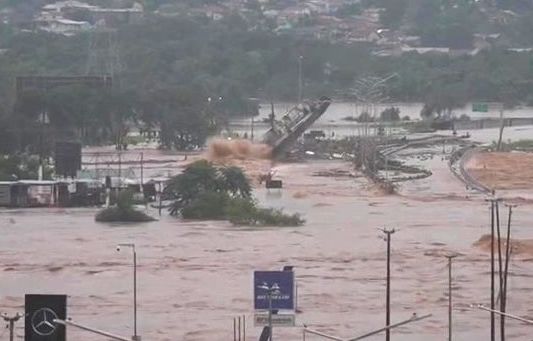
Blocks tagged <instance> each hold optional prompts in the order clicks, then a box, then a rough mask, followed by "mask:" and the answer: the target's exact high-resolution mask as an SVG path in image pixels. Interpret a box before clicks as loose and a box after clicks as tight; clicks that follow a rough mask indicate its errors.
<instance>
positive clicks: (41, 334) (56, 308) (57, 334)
mask: <svg viewBox="0 0 533 341" xmlns="http://www.w3.org/2000/svg"><path fill="white" fill-rule="evenodd" d="M25 312H26V319H25V330H24V340H25V341H65V339H66V331H65V326H63V325H60V324H57V323H55V322H54V319H59V320H65V319H66V317H67V296H66V295H26V296H25Z"/></svg>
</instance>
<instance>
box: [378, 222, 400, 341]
mask: <svg viewBox="0 0 533 341" xmlns="http://www.w3.org/2000/svg"><path fill="white" fill-rule="evenodd" d="M381 232H383V233H384V234H385V236H386V241H387V294H386V315H385V326H387V327H388V326H390V242H391V235H392V234H393V233H394V232H396V230H394V229H392V230H388V229H382V230H381ZM385 341H390V329H387V330H386V331H385Z"/></svg>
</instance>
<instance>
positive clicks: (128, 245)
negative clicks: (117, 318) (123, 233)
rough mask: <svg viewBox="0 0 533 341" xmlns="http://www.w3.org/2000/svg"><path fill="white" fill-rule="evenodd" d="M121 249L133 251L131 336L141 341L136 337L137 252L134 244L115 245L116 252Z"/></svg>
mask: <svg viewBox="0 0 533 341" xmlns="http://www.w3.org/2000/svg"><path fill="white" fill-rule="evenodd" d="M121 247H129V248H131V249H132V251H133V336H132V337H131V339H132V341H141V336H140V335H137V252H136V251H135V244H134V243H120V244H118V245H117V251H118V252H120V248H121Z"/></svg>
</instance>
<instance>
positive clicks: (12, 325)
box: [2, 313, 23, 341]
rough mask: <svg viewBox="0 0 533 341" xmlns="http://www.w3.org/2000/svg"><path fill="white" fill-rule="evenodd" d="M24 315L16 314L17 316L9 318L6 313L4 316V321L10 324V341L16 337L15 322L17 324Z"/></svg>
mask: <svg viewBox="0 0 533 341" xmlns="http://www.w3.org/2000/svg"><path fill="white" fill-rule="evenodd" d="M22 316H23V315H21V314H19V313H16V314H15V316H8V315H7V314H6V313H4V314H2V317H3V319H4V321H6V322H7V323H9V326H8V328H9V341H13V340H14V337H15V322H17V321H18V320H19V319H20V318H21V317H22Z"/></svg>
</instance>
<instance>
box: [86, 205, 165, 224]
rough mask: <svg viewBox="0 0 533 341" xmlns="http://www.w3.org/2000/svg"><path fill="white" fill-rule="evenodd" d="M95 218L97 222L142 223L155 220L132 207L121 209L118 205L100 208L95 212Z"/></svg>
mask: <svg viewBox="0 0 533 341" xmlns="http://www.w3.org/2000/svg"><path fill="white" fill-rule="evenodd" d="M95 220H96V221H97V222H106V223H112V222H121V223H142V222H149V221H155V219H154V218H152V217H150V216H149V215H147V214H145V213H143V212H140V211H136V210H134V209H128V210H123V209H121V208H120V207H118V206H114V207H109V208H105V209H103V210H101V211H100V212H98V213H97V214H96V217H95Z"/></svg>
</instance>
